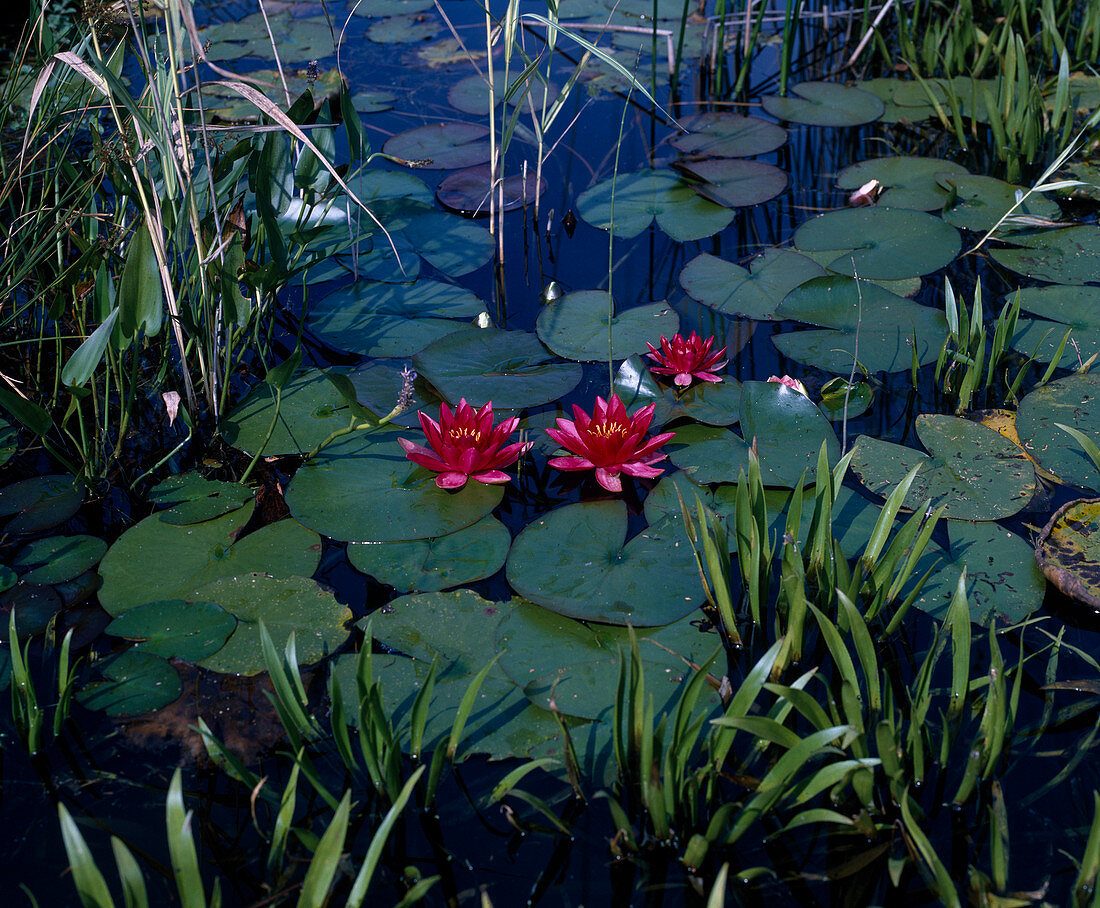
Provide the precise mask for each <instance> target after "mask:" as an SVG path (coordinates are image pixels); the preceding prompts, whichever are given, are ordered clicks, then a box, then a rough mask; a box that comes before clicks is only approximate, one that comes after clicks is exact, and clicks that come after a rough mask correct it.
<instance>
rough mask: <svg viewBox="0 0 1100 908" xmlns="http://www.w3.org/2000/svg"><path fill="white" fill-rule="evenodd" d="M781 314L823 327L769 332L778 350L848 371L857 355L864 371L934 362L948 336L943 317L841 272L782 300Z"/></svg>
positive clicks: (833, 369) (837, 370)
mask: <svg viewBox="0 0 1100 908" xmlns="http://www.w3.org/2000/svg"><path fill="white" fill-rule="evenodd" d="M777 315H778V317H779V318H785V319H791V320H795V321H800V322H805V323H808V324H811V325H820V326H821V327H822V328H825V329H827V330H821V331H790V332H787V333H785V334H776V335H773V336H772V342H773V343H774V344H775V346H776V347H777V348H778V349H779V351H780V352H781V353H782V354H783V355H784V356H788V357H790V358H791V359H794V360H797V361H798V362H803V363H807V364H809V365H813V366H817V367H818V368H820V369H824V370H826V371H828V372H835V373H839V374H842V375H847V374H849V373H850V372H851V371H852V365H853V362H854V361H855V360H856V358H857V356H858V360H859V363H860V364H862V366H863V368H865V369H866V370H867V371H868V372H900V371H902V370H905V369H908V368H909V367H910V366H911V365H912V362H913V341H914V338H915V339H916V344H917V347H916V358H917V362H918V363H921V364H924V363H929V362H933V361H935V359H936V357H937V356H938V355H939V351H940V349H941V348H942V346H943V341H944V339H945V338H946V337H947V319H946V318H945V317H944V314H943V313H942V312H940V311H939V310H936V309H933V308H931V307H930V306H921V305H920V304H918V303H914V302H912V301H911V300H907V299H905V298H904V297H900V296H897V295H895V294H893V293H890V292H889V291H888V290H885V289H884V288H882V287H879V286H878V285H877V284H874V283H870V282H868V281H860V282H859V283H858V285H857V283H856V281H854V280H852V279H851V278H847V277H841V276H840V275H830V276H828V277H819V278H814V279H812V280H810V281H807V282H806V283H805V284H802V285H801V286H800V287H798V288H796V289H795V290H793V291H792V292H791V293H790V294H789V295H788V296H787V297H786V298H785V299H784V300H783V302H782V303H781V304H780V306H779V308H778V310H777Z"/></svg>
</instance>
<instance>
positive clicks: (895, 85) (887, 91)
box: [854, 78, 936, 123]
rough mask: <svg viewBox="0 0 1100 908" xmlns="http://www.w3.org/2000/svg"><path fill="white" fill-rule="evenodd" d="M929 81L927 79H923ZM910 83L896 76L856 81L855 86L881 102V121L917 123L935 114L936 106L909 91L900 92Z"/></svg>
mask: <svg viewBox="0 0 1100 908" xmlns="http://www.w3.org/2000/svg"><path fill="white" fill-rule="evenodd" d="M925 81H926V82H929V80H925ZM909 84H910V83H908V82H902V81H900V80H899V79H897V78H892V79H891V78H879V79H865V80H864V81H862V82H857V83H856V84H855V86H854V87H855V88H858V89H859V90H860V91H865V92H868V93H870V94H872V95H874V96H875V97H876V98H878V99H879V100H880V101H882V103H883V107H884V110H883V112H882V116H881V117H880V118H879V122H881V123H901V122H906V121H908V122H910V123H919V122H920V121H921V120H927V119H929V118H931V117H934V116H935V115H936V108H934V107H933V106H932V105H931V104H929V103H928V102H927V100H925V101H924V102H923V103H922V102H921V100H920V99H919V98H916V97H914V96H913V95H912V94H911V93H905V92H901V91H900V89H902V88H906V87H908V85H909Z"/></svg>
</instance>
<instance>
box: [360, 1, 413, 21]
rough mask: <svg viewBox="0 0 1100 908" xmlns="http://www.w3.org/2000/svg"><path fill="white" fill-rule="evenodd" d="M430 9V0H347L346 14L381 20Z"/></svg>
mask: <svg viewBox="0 0 1100 908" xmlns="http://www.w3.org/2000/svg"><path fill="white" fill-rule="evenodd" d="M431 8H432V0H349V2H348V12H349V13H352V14H353V15H356V16H371V17H372V18H375V19H381V18H384V17H386V16H412V15H415V14H416V13H423V12H426V11H428V10H430V9H431Z"/></svg>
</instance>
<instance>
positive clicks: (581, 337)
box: [535, 290, 680, 362]
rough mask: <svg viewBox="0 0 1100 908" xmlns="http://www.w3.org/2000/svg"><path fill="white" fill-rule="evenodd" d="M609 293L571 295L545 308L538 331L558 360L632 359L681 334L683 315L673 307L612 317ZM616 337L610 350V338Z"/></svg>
mask: <svg viewBox="0 0 1100 908" xmlns="http://www.w3.org/2000/svg"><path fill="white" fill-rule="evenodd" d="M608 308H609V306H608V296H607V293H606V292H605V291H603V290H579V291H577V292H576V293H567V294H565V296H562V297H559V298H558V299H556V300H554V301H553V302H552V303H548V304H547V305H545V306H543V307H542V311H541V312H539V317H538V321H537V322H536V323H535V327H536V330H537V331H538V335H539V337H540V338H541V339H542V342H543V343H544V344H546V346H547V347H549V348H550V349H551V350H553V351H554V352H555V353H557V354H558V356H561V357H564V358H565V359H575V360H581V361H584V362H599V361H603V362H606V361H607V360H608V359H609V358H610V359H626V358H627V357H628V356H630V355H631V354H634V353H642V352H644V351H645V350H646V349H647V347H646V344H647V343H652V344H654V345H655V346H656V345H657V343H658V339H659V338H660V337H661V336H662V335H663V336H665V337H672V335H674V334H676V333H677V332H678V331H679V330H680V316H679V315H677V314H676V312H675V311H674V310H673V309H672V308H671V307H670V306H669V305H668V304H667V303H648V304H646V305H644V306H635V307H633V308H632V309H626V310H624V311H622V312H619V313H617V314H615V315H613V316H612V317H611V318H610V319H609V318H608V317H607V316H608ZM609 337H610V343H611V346H610V349H608V340H609Z"/></svg>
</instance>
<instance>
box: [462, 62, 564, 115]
mask: <svg viewBox="0 0 1100 908" xmlns="http://www.w3.org/2000/svg"><path fill="white" fill-rule="evenodd" d="M522 75H523V70H522V69H515V68H513V69H512V70H511V71H510V72H509V73H508V79H507V80H505V78H504V69H503V68H502V67H500V66H497V67H496V68H495V69H494V70H493V98H495V99H496V103H497V106H499V105H500V104H501V102H502V101H503V100H504V97H505V95H508V96H509V97H508V103H509V104H510V105H511V106H512V107H518V106H522V107H523V108H524V109H526V108H527V98H528V97H530V99H531V103H532V104H534V106H535V110H542V109H543V104H544V103H545V104H546V106H547V107H549V106H550V105H551V104H553V103H554V101H555V100H556V99H557V97H558V94H559V89H558V87H557V86H556V85H551V86H549V89H548V87H547V85H546V83H545V82H542V81H541V80H540V79H539V78H538V77H537V75H530V76H528V78H527V82H526V84H517V83H518V82H519V80H520V78H521V77H522ZM509 89H512V91H511V93H510V94H509ZM447 103H448V104H450V105H451V107H453V108H455V110H460V111H462V112H463V113H468V114H473V115H474V116H478V117H483V116H486V115H487V114H488V113H489V80H488V78H487V77H486V76H485V75H482V74H481V73H472V74H471V75H469V76H466V77H465V78H463V79H459V80H458V81H457V82H456V83H455V84H454V85H452V86H451V87H450V88H449V89H448V90H447Z"/></svg>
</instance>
